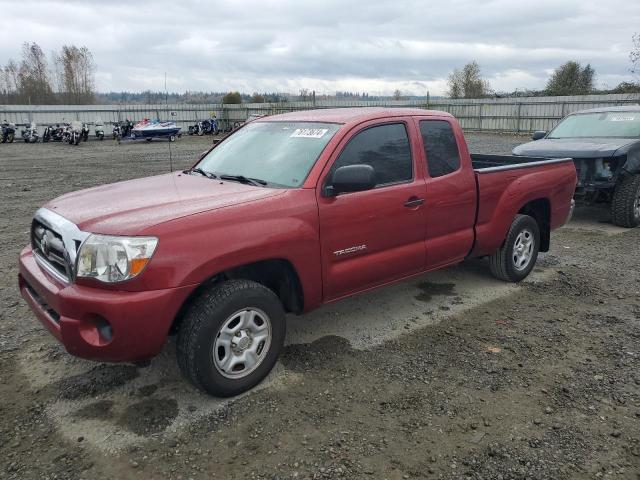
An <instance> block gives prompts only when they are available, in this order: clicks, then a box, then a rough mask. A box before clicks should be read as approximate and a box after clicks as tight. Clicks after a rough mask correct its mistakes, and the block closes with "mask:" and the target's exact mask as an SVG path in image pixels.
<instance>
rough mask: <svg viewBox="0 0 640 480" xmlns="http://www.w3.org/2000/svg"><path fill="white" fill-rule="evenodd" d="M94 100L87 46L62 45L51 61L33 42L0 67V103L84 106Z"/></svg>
mask: <svg viewBox="0 0 640 480" xmlns="http://www.w3.org/2000/svg"><path fill="white" fill-rule="evenodd" d="M94 101H95V62H94V60H93V55H92V54H91V52H90V51H89V49H88V48H87V47H77V46H75V45H64V46H62V48H61V49H60V50H59V51H57V52H53V53H52V54H51V58H50V59H47V56H46V55H45V54H44V52H43V51H42V48H41V47H40V45H38V44H37V43H35V42H32V43H29V42H25V43H24V44H23V45H22V58H21V59H20V60H19V61H16V60H14V59H10V60H9V61H8V62H7V64H6V65H4V66H0V103H4V104H40V105H47V104H58V103H61V104H69V105H85V104H91V103H94Z"/></svg>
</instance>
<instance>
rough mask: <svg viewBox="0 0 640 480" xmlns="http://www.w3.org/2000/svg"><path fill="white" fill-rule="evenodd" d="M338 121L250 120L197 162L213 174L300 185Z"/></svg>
mask: <svg viewBox="0 0 640 480" xmlns="http://www.w3.org/2000/svg"><path fill="white" fill-rule="evenodd" d="M339 128H340V125H337V124H334V123H311V122H260V121H253V122H251V123H249V124H247V125H245V126H244V127H243V128H242V129H240V130H238V131H237V132H236V133H234V134H233V135H231V136H230V137H229V138H227V139H226V140H224V141H223V142H222V143H221V144H220V145H218V146H217V147H216V148H214V149H213V150H211V152H209V153H208V154H207V155H206V156H205V157H204V158H203V159H202V160H201V161H200V162H199V163H198V165H197V167H198V168H201V169H202V170H205V171H207V172H212V173H215V174H216V175H218V176H220V175H242V176H244V177H247V178H254V179H261V180H264V181H266V182H268V184H270V185H273V186H280V187H299V186H300V185H302V182H304V180H305V178H306V177H307V174H308V173H309V171H310V170H311V167H312V166H313V164H314V163H315V162H316V160H317V159H318V156H320V153H322V150H323V149H324V147H325V146H326V145H327V143H328V142H329V140H330V139H331V137H333V135H334V134H335V133H336V132H337V131H338V129H339Z"/></svg>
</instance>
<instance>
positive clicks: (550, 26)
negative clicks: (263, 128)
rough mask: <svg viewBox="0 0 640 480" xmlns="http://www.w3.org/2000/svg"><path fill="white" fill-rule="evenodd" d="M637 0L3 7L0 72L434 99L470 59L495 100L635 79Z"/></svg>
mask: <svg viewBox="0 0 640 480" xmlns="http://www.w3.org/2000/svg"><path fill="white" fill-rule="evenodd" d="M634 31H636V32H640V1H638V0H606V1H603V0H598V1H590V0H555V1H554V0H538V1H531V0H526V1H518V0H497V1H486V2H483V1H479V0H478V1H475V0H458V1H456V0H454V1H451V0H449V1H447V0H445V1H438V2H433V1H431V2H428V1H403V0H393V1H387V0H364V1H348V0H322V1H301V0H298V1H270V0H262V1H226V2H223V1H215V0H206V1H176V0H173V1H165V0H154V1H135V0H134V1H132V0H127V1H122V2H121V1H120V0H104V1H100V2H97V1H92V0H91V1H90V0H77V1H69V0H65V1H56V0H51V1H38V2H35V1H29V0H26V1H24V0H22V1H19V2H18V1H15V0H11V1H4V0H0V64H5V63H6V62H7V60H8V59H9V58H18V57H19V49H20V46H21V44H22V42H25V41H35V42H37V43H39V44H40V45H41V46H42V48H43V50H44V51H45V52H47V53H49V52H50V51H52V50H56V49H59V48H60V47H61V45H63V44H65V43H67V44H75V45H78V46H82V45H86V46H87V47H89V49H90V50H91V51H92V52H93V54H94V57H95V62H96V65H97V72H96V80H97V87H98V90H100V91H111V90H114V91H119V90H129V91H140V90H146V89H151V90H163V89H164V74H165V72H166V74H167V84H168V85H167V87H168V89H169V90H170V91H178V92H183V91H186V90H206V91H211V90H214V91H227V90H231V89H234V90H240V91H244V92H247V93H251V92H254V91H258V92H263V91H268V92H272V91H279V92H294V93H297V92H298V91H299V90H300V89H301V88H307V89H310V90H316V91H317V92H318V93H334V92H335V91H336V90H347V91H357V92H363V91H367V92H369V93H371V94H391V93H392V92H393V91H394V90H395V89H400V90H401V91H402V92H403V93H405V94H409V93H411V94H417V95H424V94H426V92H427V91H430V93H431V94H432V95H440V94H443V93H444V92H445V91H446V77H447V75H448V73H449V72H450V71H451V70H452V69H454V68H456V67H461V66H462V65H464V64H465V63H466V62H468V61H470V60H472V59H476V60H477V61H478V63H479V64H480V66H481V68H482V71H483V74H484V75H485V76H486V77H487V79H488V80H489V81H490V83H491V86H492V87H493V88H494V89H495V90H506V91H512V90H514V89H516V88H518V89H527V88H531V89H535V88H542V87H544V85H545V82H546V79H547V77H548V76H549V73H550V72H551V71H552V70H553V69H554V68H555V67H556V66H558V65H560V64H561V63H563V62H565V61H567V60H577V61H579V62H582V63H591V65H592V66H593V67H594V68H595V70H596V73H597V86H598V87H606V86H608V87H613V86H615V85H617V84H618V83H619V82H621V81H625V80H631V79H632V78H633V77H632V75H631V74H630V73H629V68H630V62H629V51H630V50H631V48H632V42H631V37H632V35H633V33H634Z"/></svg>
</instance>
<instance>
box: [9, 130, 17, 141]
mask: <svg viewBox="0 0 640 480" xmlns="http://www.w3.org/2000/svg"><path fill="white" fill-rule="evenodd" d="M15 138H16V135H15V133H13V132H9V133H8V134H7V142H8V143H13V140H14V139H15Z"/></svg>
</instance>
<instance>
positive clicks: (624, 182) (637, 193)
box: [611, 174, 640, 228]
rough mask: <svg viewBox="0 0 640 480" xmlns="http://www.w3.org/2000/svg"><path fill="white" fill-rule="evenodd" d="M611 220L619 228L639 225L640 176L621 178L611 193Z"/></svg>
mask: <svg viewBox="0 0 640 480" xmlns="http://www.w3.org/2000/svg"><path fill="white" fill-rule="evenodd" d="M611 219H612V220H613V223H614V224H615V225H617V226H619V227H626V228H633V227H637V226H638V225H640V174H635V175H628V176H625V177H623V178H622V179H621V180H620V182H619V183H618V185H617V186H616V190H615V192H614V193H613V200H612V201H611Z"/></svg>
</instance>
